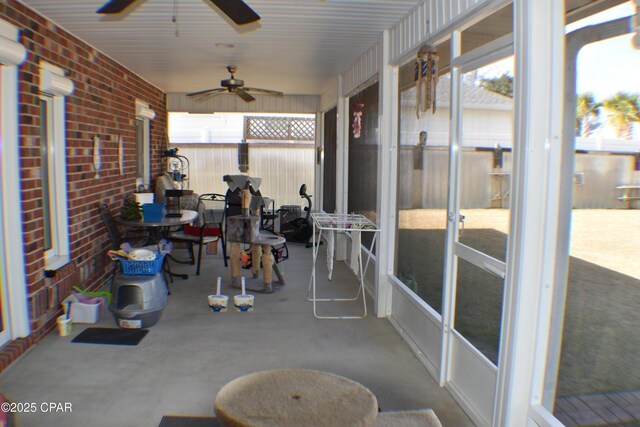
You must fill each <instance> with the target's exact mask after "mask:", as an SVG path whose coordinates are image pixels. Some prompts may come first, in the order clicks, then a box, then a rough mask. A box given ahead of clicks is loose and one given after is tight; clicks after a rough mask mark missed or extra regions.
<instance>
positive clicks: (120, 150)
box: [118, 135, 124, 175]
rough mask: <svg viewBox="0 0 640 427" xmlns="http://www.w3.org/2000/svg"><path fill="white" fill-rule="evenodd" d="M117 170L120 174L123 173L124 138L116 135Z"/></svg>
mask: <svg viewBox="0 0 640 427" xmlns="http://www.w3.org/2000/svg"><path fill="white" fill-rule="evenodd" d="M118 170H119V171H120V175H124V140H123V138H122V136H121V135H118Z"/></svg>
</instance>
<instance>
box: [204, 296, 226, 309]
mask: <svg viewBox="0 0 640 427" xmlns="http://www.w3.org/2000/svg"><path fill="white" fill-rule="evenodd" d="M208 298H209V307H211V310H213V311H214V312H215V313H224V312H225V311H227V305H228V304H229V297H228V296H226V295H209V296H208Z"/></svg>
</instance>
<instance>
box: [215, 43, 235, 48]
mask: <svg viewBox="0 0 640 427" xmlns="http://www.w3.org/2000/svg"><path fill="white" fill-rule="evenodd" d="M216 47H219V48H221V49H233V48H234V47H236V45H235V44H231V43H216Z"/></svg>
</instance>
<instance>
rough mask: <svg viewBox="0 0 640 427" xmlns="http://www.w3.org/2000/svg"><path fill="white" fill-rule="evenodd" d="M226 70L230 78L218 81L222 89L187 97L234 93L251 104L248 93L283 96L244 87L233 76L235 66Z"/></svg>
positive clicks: (266, 90)
mask: <svg viewBox="0 0 640 427" xmlns="http://www.w3.org/2000/svg"><path fill="white" fill-rule="evenodd" d="M227 70H228V71H229V73H230V74H231V77H230V78H228V79H224V80H221V81H220V86H222V87H218V88H215V89H207V90H201V91H199V92H193V93H188V94H187V96H203V95H213V94H218V93H222V92H229V93H235V94H236V95H238V96H239V97H240V98H242V100H243V101H245V102H253V101H255V100H256V99H255V98H254V97H253V96H251V94H250V93H249V92H253V93H262V94H265V95H274V96H284V94H283V93H282V92H278V91H276V90H269V89H259V88H256V87H246V86H245V85H244V80H240V79H236V78H235V76H234V74H235V72H236V70H237V67H236V66H234V65H228V66H227Z"/></svg>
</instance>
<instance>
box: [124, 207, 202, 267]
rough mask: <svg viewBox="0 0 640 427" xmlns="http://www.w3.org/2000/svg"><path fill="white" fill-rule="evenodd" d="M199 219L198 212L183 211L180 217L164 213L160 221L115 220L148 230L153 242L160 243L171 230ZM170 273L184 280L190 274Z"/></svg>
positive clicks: (126, 225) (169, 255)
mask: <svg viewBox="0 0 640 427" xmlns="http://www.w3.org/2000/svg"><path fill="white" fill-rule="evenodd" d="M197 218H198V212H196V211H191V210H182V215H181V216H179V217H170V216H167V215H166V212H165V211H163V215H162V218H161V219H160V220H158V221H144V220H143V219H124V218H122V217H121V216H116V217H115V220H116V222H117V223H119V224H121V225H123V226H125V227H130V228H143V229H147V230H148V231H149V237H150V238H151V239H152V240H155V241H156V242H158V241H159V240H160V239H162V238H167V237H168V234H169V231H170V230H171V228H173V227H177V226H180V225H185V224H192V223H193V222H194V221H195V220H196V219H197ZM168 257H169V258H171V259H172V260H174V261H176V262H183V261H180V260H177V259H176V258H175V257H172V256H171V254H168ZM168 273H169V275H170V276H176V277H180V278H182V279H187V278H188V277H189V275H188V274H177V273H172V272H171V269H169V271H168Z"/></svg>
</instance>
